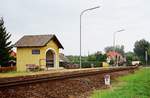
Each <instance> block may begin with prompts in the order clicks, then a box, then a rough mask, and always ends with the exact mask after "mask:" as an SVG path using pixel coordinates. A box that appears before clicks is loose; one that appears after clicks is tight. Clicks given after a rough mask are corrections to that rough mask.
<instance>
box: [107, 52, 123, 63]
mask: <svg viewBox="0 0 150 98" xmlns="http://www.w3.org/2000/svg"><path fill="white" fill-rule="evenodd" d="M106 55H107V60H109V61H110V60H117V61H118V63H122V62H124V61H125V58H124V57H123V56H122V55H121V54H120V53H118V52H116V51H109V52H107V53H106Z"/></svg>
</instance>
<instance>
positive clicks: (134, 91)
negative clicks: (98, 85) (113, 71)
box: [91, 68, 150, 98]
mask: <svg viewBox="0 0 150 98" xmlns="http://www.w3.org/2000/svg"><path fill="white" fill-rule="evenodd" d="M118 80H119V84H116V83H115V84H113V86H112V88H110V89H108V90H101V91H100V90H99V91H94V93H93V94H92V95H91V98H150V68H142V69H140V70H138V71H136V72H135V74H130V75H127V76H123V77H119V78H118Z"/></svg>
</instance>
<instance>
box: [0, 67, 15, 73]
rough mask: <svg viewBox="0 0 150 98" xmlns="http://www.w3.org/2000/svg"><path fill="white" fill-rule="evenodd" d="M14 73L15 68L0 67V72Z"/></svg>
mask: <svg viewBox="0 0 150 98" xmlns="http://www.w3.org/2000/svg"><path fill="white" fill-rule="evenodd" d="M8 71H16V66H8V67H0V72H8Z"/></svg>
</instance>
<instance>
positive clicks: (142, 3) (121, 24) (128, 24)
mask: <svg viewBox="0 0 150 98" xmlns="http://www.w3.org/2000/svg"><path fill="white" fill-rule="evenodd" d="M0 3H1V5H0V16H2V17H3V18H4V21H5V26H6V28H7V31H8V32H10V33H11V34H12V37H11V40H12V41H13V43H15V42H16V41H17V40H18V39H20V38H21V37H22V36H24V35H30V34H32V35H33V34H36V35H39V34H56V36H57V37H58V39H59V40H60V42H61V43H62V45H63V46H64V48H65V49H64V50H63V51H62V52H64V53H65V54H67V55H70V54H73V55H79V15H80V12H81V11H83V10H84V9H87V8H91V7H95V6H98V5H100V6H101V8H99V9H95V10H92V11H89V12H87V13H85V14H84V16H83V24H82V25H83V27H82V39H83V40H82V44H83V46H82V53H83V55H87V54H88V51H89V53H94V52H96V51H103V50H104V48H105V47H106V46H111V45H112V44H113V32H115V31H118V30H120V29H122V28H123V29H125V31H123V32H119V33H117V35H116V44H117V45H124V46H125V51H132V50H133V47H134V42H135V41H136V40H140V39H143V38H144V39H146V40H148V41H150V39H149V38H150V0H103V1H102V0H0Z"/></svg>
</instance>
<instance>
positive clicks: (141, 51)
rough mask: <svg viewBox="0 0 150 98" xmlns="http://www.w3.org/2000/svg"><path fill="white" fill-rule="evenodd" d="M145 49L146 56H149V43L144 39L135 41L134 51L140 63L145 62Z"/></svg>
mask: <svg viewBox="0 0 150 98" xmlns="http://www.w3.org/2000/svg"><path fill="white" fill-rule="evenodd" d="M145 51H147V52H148V58H149V57H150V53H149V51H150V43H149V42H148V41H146V40H145V39H142V40H139V41H136V42H135V44H134V52H135V54H136V55H137V56H138V57H139V59H140V60H141V61H142V63H144V62H145Z"/></svg>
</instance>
